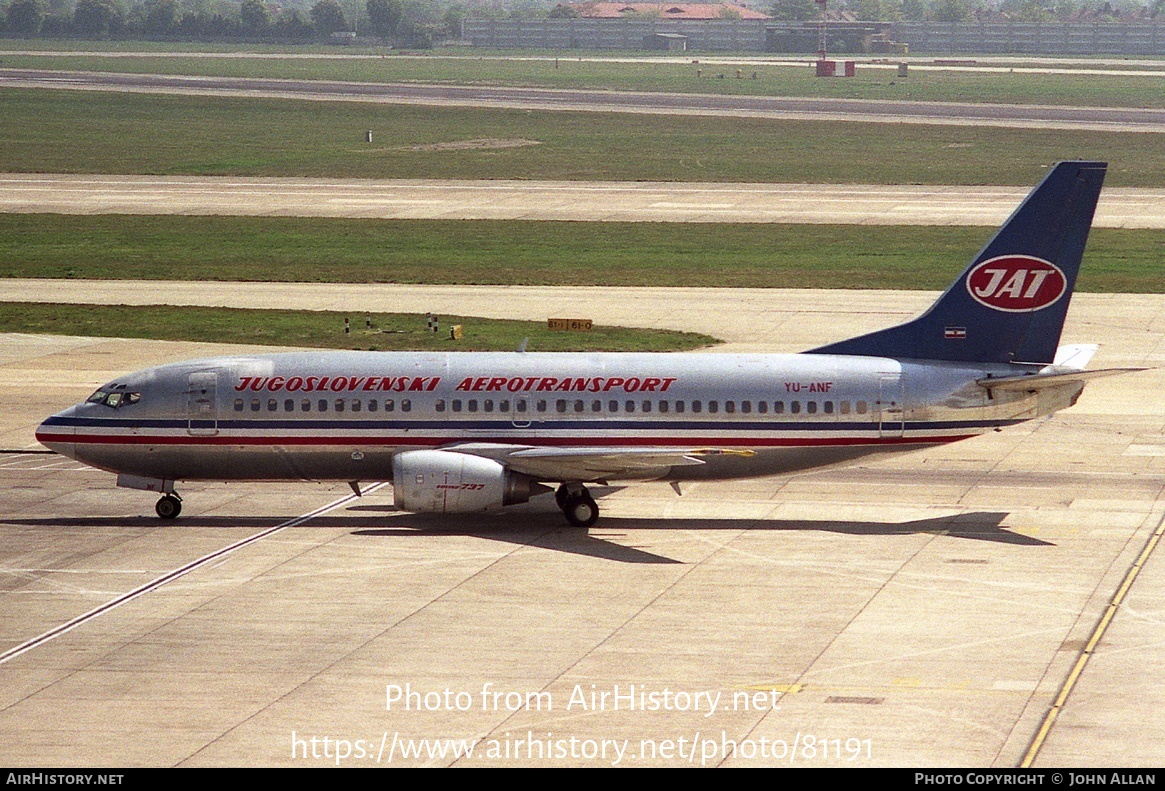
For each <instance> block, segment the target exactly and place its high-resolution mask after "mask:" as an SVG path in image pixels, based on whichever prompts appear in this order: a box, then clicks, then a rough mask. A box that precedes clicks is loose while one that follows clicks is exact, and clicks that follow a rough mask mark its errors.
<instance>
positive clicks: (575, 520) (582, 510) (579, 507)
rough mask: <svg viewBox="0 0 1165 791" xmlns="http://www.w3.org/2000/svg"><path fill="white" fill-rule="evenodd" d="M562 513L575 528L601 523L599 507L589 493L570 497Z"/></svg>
mask: <svg viewBox="0 0 1165 791" xmlns="http://www.w3.org/2000/svg"><path fill="white" fill-rule="evenodd" d="M562 512H563V513H564V514H566V521H568V522H570V523H571V524H572V525H574V526H575V527H590V526H591V525H593V524H594V523H595V522H597V521H599V506H598V504H597V503H596V502H595V501H594V499H593V498H592V497H591V496H590V494H589V493H587V492H583V493H582V494H576V495H572V496H570V497H568V498H567V500H566V505H564V506H563V508H562Z"/></svg>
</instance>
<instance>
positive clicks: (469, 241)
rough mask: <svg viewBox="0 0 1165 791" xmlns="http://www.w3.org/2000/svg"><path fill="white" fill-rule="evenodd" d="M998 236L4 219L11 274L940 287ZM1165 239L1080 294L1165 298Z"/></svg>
mask: <svg viewBox="0 0 1165 791" xmlns="http://www.w3.org/2000/svg"><path fill="white" fill-rule="evenodd" d="M991 233H992V230H991V229H989V228H966V227H954V228H946V227H897V226H895V227H888V226H853V225H760V224H741V225H732V224H723V223H715V224H693V223H600V222H589V223H572V222H534V221H524V222H523V221H493V220H491V221H479V220H444V221H443V220H347V219H310V218H272V217H180V216H163V217H153V216H93V217H89V216H71V215H52V214H49V215H24V214H0V277H44V278H99V279H150V280H153V279H157V280H251V281H304V282H345V283H362V282H368V283H373V282H378V283H453V284H499V285H567V286H569V285H617V286H722V287H729V286H731V287H748V288H769V287H783V288H901V289H941V288H945V287H946V286H947V284H948V283H950V281H951V280H952V279H954V277H955V275H956V274H958V273H959V272H960V271H962V269H963V267H964V266H966V264H967V262H968V261H969V260H970V258H971V257H972V256H973V255H974V254H975V253H976V252H977V251H978V250H979V248H980V247H982V245H983V244H984V243H985V242H986V241H987V239H988V238H990V236H991ZM1163 259H1165V232H1162V231H1152V230H1115V229H1097V230H1094V231H1093V233H1092V236H1091V239H1090V241H1089V246H1088V250H1087V253H1086V256H1085V262H1084V267H1083V271H1082V274H1081V276H1080V281H1079V284H1078V288H1080V289H1081V290H1083V291H1096V292H1136V293H1160V292H1162V291H1165V277H1162V274H1161V261H1162V260H1163Z"/></svg>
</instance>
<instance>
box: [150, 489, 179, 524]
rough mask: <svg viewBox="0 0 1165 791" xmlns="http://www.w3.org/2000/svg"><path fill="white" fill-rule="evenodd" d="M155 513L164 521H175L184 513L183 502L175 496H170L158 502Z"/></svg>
mask: <svg viewBox="0 0 1165 791" xmlns="http://www.w3.org/2000/svg"><path fill="white" fill-rule="evenodd" d="M154 512H155V513H157V515H158V516H160V517H162V518H163V519H175V518H177V516H178V514H180V513H182V501H181V500H179V499H178V498H177V497H175V496H174V495H172V494H168V495H166V496H165V497H163V498H162V499H161V500H158V503H157V505H155V506H154Z"/></svg>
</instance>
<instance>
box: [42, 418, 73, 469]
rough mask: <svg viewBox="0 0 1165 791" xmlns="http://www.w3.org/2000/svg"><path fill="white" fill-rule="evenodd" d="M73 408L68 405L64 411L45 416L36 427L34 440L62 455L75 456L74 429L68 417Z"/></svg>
mask: <svg viewBox="0 0 1165 791" xmlns="http://www.w3.org/2000/svg"><path fill="white" fill-rule="evenodd" d="M74 409H75V407H69V408H68V409H66V410H65V411H64V412H58V413H57V414H55V415H53V416H52V417H49V418H45V420H44V422H42V423H41V424H40V425H39V426H37V428H36V441H37V442H39V443H40V444H42V445H44V446H45V447H46V448H48V449H49V450H52V451H55V452H56V453H60V454H61V455H63V456H68V457H69V458H76V456H75V454H76V445H75V443H74V440H73V438H74V435H75V434H76V429H75V428H74V426H73V421H72V420H71V419H70V418H71V417H72V413H73V411H74Z"/></svg>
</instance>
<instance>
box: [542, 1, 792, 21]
mask: <svg viewBox="0 0 1165 791" xmlns="http://www.w3.org/2000/svg"><path fill="white" fill-rule="evenodd" d="M562 7H564V8H568V9H570V10H572V11H575V12H577V13H578V16H579V17H580V18H582V19H621V18H623V17H652V18H655V19H770V18H771V17H770V16H769V15H768V14H762V13H761V12H759V11H753V10H752V9H751V8H745V7H744V6H741V5H734V4H732V3H602V2H595V3H570V4H569V5H565V6H562Z"/></svg>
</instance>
